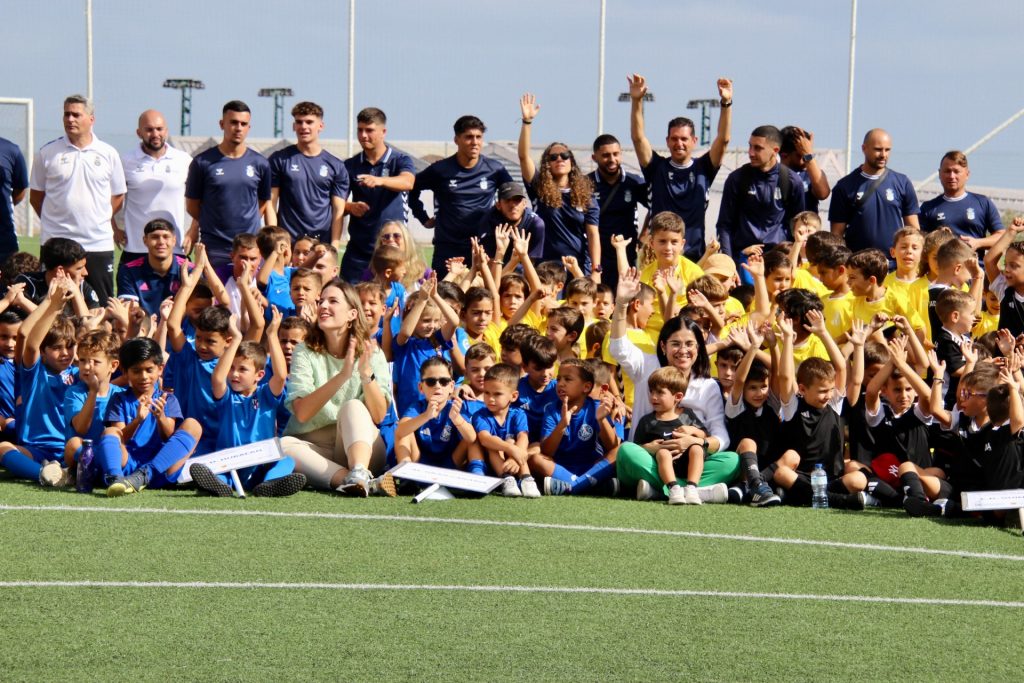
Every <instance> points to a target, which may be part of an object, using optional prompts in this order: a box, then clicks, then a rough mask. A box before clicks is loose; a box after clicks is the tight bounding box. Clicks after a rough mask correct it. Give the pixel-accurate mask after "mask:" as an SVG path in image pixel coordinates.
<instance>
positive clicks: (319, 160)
mask: <svg viewBox="0 0 1024 683" xmlns="http://www.w3.org/2000/svg"><path fill="white" fill-rule="evenodd" d="M348 185H349V181H348V171H347V170H345V163H344V162H343V161H342V160H341V159H339V158H338V157H336V156H334V155H333V154H331V153H330V152H328V151H327V150H323V151H321V152H320V153H319V154H317V155H316V156H306V155H305V154H303V153H302V152H301V151H299V147H298V145H291V146H290V147H285V148H284V149H282V150H278V151H277V152H274V153H273V154H272V155H271V156H270V186H271V187H276V188H279V189H280V193H279V202H278V210H277V221H278V225H280V226H281V227H283V228H285V229H286V230H287V231H288V233H289V234H290V235H291V236H292V239H293V240H294V239H298V238H299V237H302V236H303V235H313V236H315V237H316V238H317V239H318V240H320V241H321V242H324V243H326V244H330V242H331V219H332V218H333V215H334V213H333V212H332V211H331V198H332V197H340V198H341V199H345V198H346V197H348Z"/></svg>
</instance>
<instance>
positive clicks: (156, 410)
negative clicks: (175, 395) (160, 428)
mask: <svg viewBox="0 0 1024 683" xmlns="http://www.w3.org/2000/svg"><path fill="white" fill-rule="evenodd" d="M166 406H167V394H166V393H161V394H160V395H159V396H157V397H156V398H155V399H153V401H152V403H150V406H149V409H150V410H151V411H152V412H153V415H154V416H155V417H156V418H157V419H158V420H159V419H160V418H161V417H163V416H164V408H165V407H166Z"/></svg>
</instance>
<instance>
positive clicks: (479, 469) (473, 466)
mask: <svg viewBox="0 0 1024 683" xmlns="http://www.w3.org/2000/svg"><path fill="white" fill-rule="evenodd" d="M468 470H469V473H470V474H479V475H480V476H481V477H482V476H483V475H484V461H483V460H470V461H469V467H468Z"/></svg>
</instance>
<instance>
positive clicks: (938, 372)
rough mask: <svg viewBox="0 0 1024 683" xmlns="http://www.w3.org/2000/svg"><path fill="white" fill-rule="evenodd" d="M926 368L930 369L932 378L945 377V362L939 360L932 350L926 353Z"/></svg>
mask: <svg viewBox="0 0 1024 683" xmlns="http://www.w3.org/2000/svg"><path fill="white" fill-rule="evenodd" d="M928 367H929V368H931V371H932V376H933V377H938V378H940V379H941V378H942V377H945V376H946V361H944V360H939V355H938V354H937V353H935V350H934V349H932V350H931V351H929V352H928Z"/></svg>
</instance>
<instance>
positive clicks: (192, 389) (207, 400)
mask: <svg viewBox="0 0 1024 683" xmlns="http://www.w3.org/2000/svg"><path fill="white" fill-rule="evenodd" d="M171 357H172V358H174V363H175V371H176V372H175V385H174V386H175V389H174V395H175V396H176V397H177V399H178V401H179V403H180V404H181V411H182V413H184V415H186V416H187V417H191V418H193V419H195V420H197V421H198V422H199V424H200V425H202V426H203V436H202V438H201V439H200V440H199V445H198V446H196V452H195V454H196V455H204V454H206V453H210V452H212V451H214V450H216V445H217V435H216V434H214V433H213V430H211V429H207V427H208V426H210V425H215V424H220V416H219V415H218V414H217V402H216V401H215V400H214V398H213V369H214V368H216V367H217V361H219V360H220V359H219V358H211V359H210V360H203V359H201V358H200V357H199V354H198V353H196V349H195V347H194V346H192V344H191V343H189V342H186V343H185V346H183V347H182V349H181V351H178V352H177V353H175V352H172V353H171Z"/></svg>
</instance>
